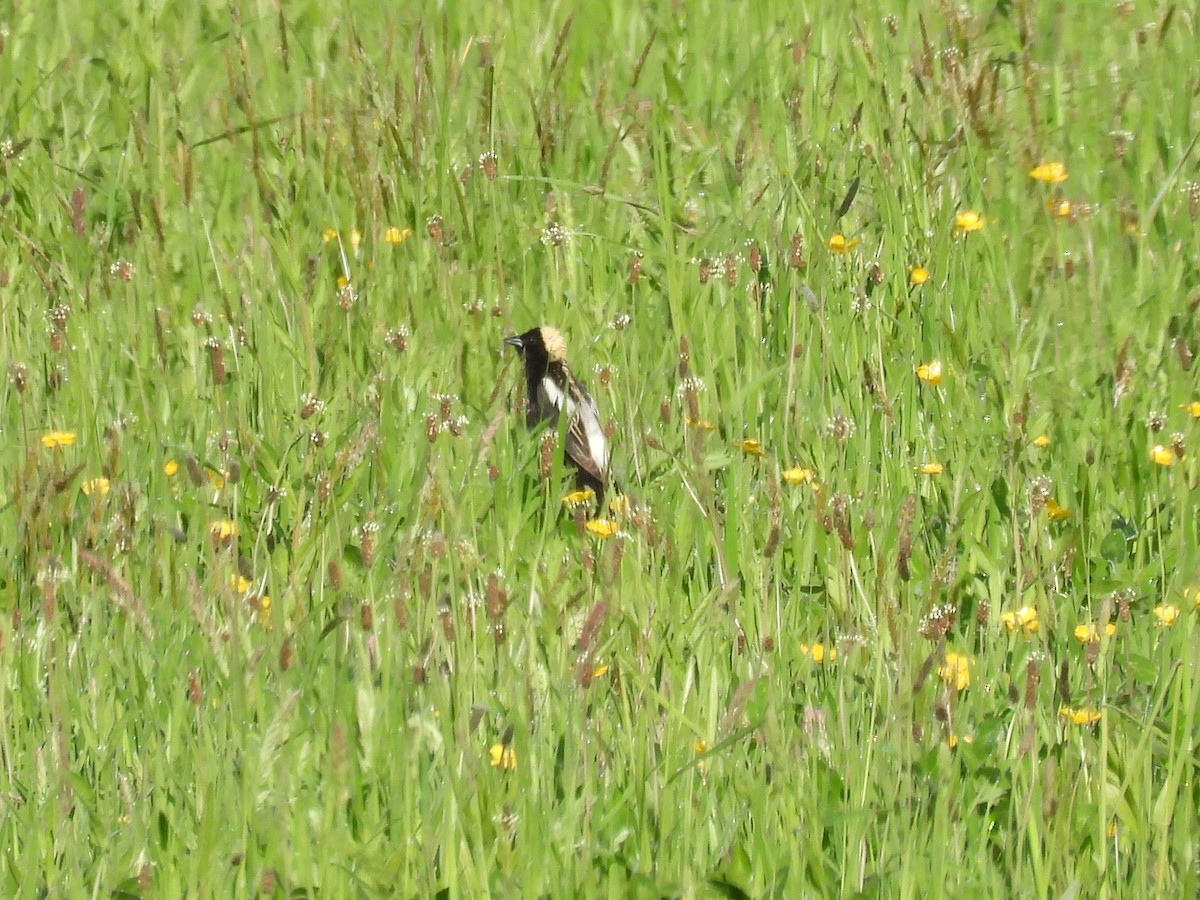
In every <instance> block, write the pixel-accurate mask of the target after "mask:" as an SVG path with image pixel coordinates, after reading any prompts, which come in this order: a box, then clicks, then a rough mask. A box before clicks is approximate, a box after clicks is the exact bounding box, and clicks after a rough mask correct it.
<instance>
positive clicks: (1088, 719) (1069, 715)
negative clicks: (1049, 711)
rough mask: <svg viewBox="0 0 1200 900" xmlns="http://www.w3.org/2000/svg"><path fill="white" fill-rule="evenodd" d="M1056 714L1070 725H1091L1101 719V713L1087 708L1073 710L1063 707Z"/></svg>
mask: <svg viewBox="0 0 1200 900" xmlns="http://www.w3.org/2000/svg"><path fill="white" fill-rule="evenodd" d="M1058 714H1059V715H1060V716H1062V717H1063V718H1064V719H1066V720H1067V721H1068V722H1070V723H1071V724H1072V725H1092V724H1094V723H1096V722H1099V721H1100V719H1101V718H1103V715H1102V714H1101V713H1099V712H1097V711H1096V710H1094V709H1088V708H1087V707H1081V708H1079V709H1074V708H1073V707H1070V706H1064V707H1062V708H1060V709H1059V711H1058Z"/></svg>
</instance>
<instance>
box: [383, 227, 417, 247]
mask: <svg viewBox="0 0 1200 900" xmlns="http://www.w3.org/2000/svg"><path fill="white" fill-rule="evenodd" d="M412 233H413V232H412V229H411V228H397V227H396V226H394V225H393V226H392V227H391V228H389V229H388V230H387V231H385V232H384V233H383V239H384V241H386V242H387V243H389V244H392V245H395V244H403V243H404V242H405V241H407V240H408V239H409V238H410V237H412Z"/></svg>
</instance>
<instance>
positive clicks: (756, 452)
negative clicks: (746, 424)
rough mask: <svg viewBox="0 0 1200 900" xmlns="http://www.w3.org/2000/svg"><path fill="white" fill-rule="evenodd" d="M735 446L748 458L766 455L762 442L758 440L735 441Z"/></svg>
mask: <svg viewBox="0 0 1200 900" xmlns="http://www.w3.org/2000/svg"><path fill="white" fill-rule="evenodd" d="M733 446H735V447H737V449H739V450H741V451H742V452H743V453H745V454H746V455H747V456H763V455H765V452H764V450H763V445H762V441H760V440H759V439H758V438H746V439H745V440H744V441H734V442H733Z"/></svg>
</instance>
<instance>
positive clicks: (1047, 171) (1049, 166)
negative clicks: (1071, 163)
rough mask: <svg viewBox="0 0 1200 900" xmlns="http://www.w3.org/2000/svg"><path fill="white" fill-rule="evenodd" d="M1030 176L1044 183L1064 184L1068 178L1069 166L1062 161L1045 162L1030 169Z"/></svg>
mask: <svg viewBox="0 0 1200 900" xmlns="http://www.w3.org/2000/svg"><path fill="white" fill-rule="evenodd" d="M1029 177H1030V178H1032V179H1033V180H1034V181H1040V182H1042V184H1062V183H1063V182H1064V181H1066V180H1067V166H1066V163H1061V162H1044V163H1042V164H1041V165H1040V166H1034V167H1033V168H1032V169H1030V170H1029Z"/></svg>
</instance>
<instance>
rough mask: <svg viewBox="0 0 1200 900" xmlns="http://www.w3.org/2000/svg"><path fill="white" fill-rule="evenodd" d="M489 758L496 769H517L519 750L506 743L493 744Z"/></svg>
mask: <svg viewBox="0 0 1200 900" xmlns="http://www.w3.org/2000/svg"><path fill="white" fill-rule="evenodd" d="M488 760H489V762H491V764H492V767H493V768H496V769H515V768H516V767H517V751H516V750H514V749H513V748H512V747H509V746H506V745H505V744H492V746H491V747H489V748H488Z"/></svg>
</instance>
